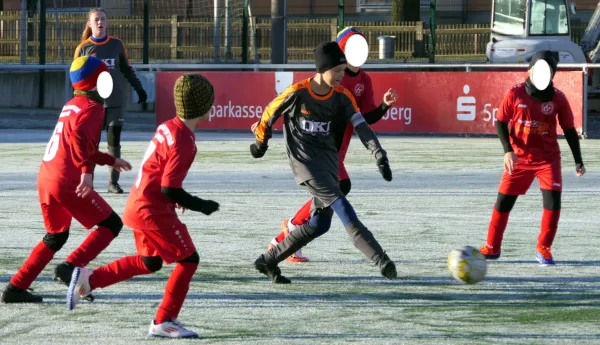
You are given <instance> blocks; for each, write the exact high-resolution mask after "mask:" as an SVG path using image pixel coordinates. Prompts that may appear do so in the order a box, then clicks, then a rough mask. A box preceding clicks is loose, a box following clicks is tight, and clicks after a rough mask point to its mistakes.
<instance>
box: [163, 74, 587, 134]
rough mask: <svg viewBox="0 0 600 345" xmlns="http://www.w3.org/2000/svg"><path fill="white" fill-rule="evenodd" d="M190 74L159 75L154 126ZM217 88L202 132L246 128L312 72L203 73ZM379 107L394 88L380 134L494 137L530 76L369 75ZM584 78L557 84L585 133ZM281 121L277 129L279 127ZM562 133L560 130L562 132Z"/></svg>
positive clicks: (170, 109) (167, 114) (563, 78)
mask: <svg viewBox="0 0 600 345" xmlns="http://www.w3.org/2000/svg"><path fill="white" fill-rule="evenodd" d="M184 73H189V72H157V75H156V122H157V124H160V123H162V122H164V121H166V120H168V119H169V118H171V117H173V116H174V114H175V106H174V105H173V85H174V84H175V80H176V79H177V78H178V77H179V76H181V75H182V74H184ZM202 74H203V75H204V76H205V77H207V78H208V79H209V80H210V81H211V82H212V83H213V85H214V87H215V105H214V106H213V108H212V109H211V113H210V116H209V119H208V120H207V121H203V122H200V123H199V124H198V128H211V129H223V130H240V129H241V130H245V129H249V128H250V126H251V125H252V124H253V123H254V122H256V121H257V120H258V119H260V116H261V115H262V112H263V110H264V108H265V107H266V106H267V104H269V102H270V101H272V100H273V99H274V98H275V96H277V94H278V93H279V92H282V91H283V90H284V89H285V88H286V87H287V86H288V85H290V84H291V83H293V82H297V81H300V80H302V79H304V78H308V77H311V76H312V75H313V73H309V72H202ZM369 75H370V76H371V80H372V82H373V87H374V95H375V103H376V104H379V103H380V102H381V99H382V97H383V94H384V93H385V92H386V91H387V90H388V89H389V88H394V89H396V91H398V95H399V98H398V101H396V103H395V104H394V105H393V107H392V108H390V110H388V112H387V114H386V115H385V116H384V118H383V119H382V120H381V121H379V122H378V123H377V124H375V125H373V126H372V127H373V129H374V130H375V131H376V132H380V133H457V134H492V133H495V132H496V130H495V122H496V117H495V115H496V112H497V109H498V107H499V106H500V102H501V101H502V98H503V96H504V94H505V93H506V91H507V90H508V89H509V88H510V87H511V86H513V85H515V84H517V83H520V82H522V81H524V80H525V78H526V72H371V73H369ZM582 83H583V75H582V73H581V72H559V73H557V75H556V77H555V78H554V85H555V86H556V87H557V88H558V89H560V90H562V91H563V92H564V93H565V94H566V95H567V98H568V100H569V102H570V104H571V107H572V109H573V114H574V115H575V125H576V127H577V131H578V132H579V133H581V129H582V128H581V127H582V119H583V116H582V113H583V103H582V101H583V87H582V86H583V84H582ZM281 128H282V124H281V120H280V121H278V123H277V124H276V126H275V129H281ZM561 133H562V132H561Z"/></svg>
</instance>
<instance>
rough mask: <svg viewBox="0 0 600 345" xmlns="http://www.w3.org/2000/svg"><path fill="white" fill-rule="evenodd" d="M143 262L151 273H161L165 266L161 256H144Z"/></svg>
mask: <svg viewBox="0 0 600 345" xmlns="http://www.w3.org/2000/svg"><path fill="white" fill-rule="evenodd" d="M142 262H143V263H144V265H146V268H147V269H148V270H150V271H151V272H157V271H160V269H161V268H162V265H163V259H162V258H161V257H160V256H142Z"/></svg>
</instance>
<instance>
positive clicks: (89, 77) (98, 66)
mask: <svg viewBox="0 0 600 345" xmlns="http://www.w3.org/2000/svg"><path fill="white" fill-rule="evenodd" d="M102 72H108V66H106V64H105V63H104V62H103V61H102V60H100V59H98V58H97V57H94V56H81V57H78V58H77V59H75V60H74V61H73V63H72V64H71V70H70V72H69V75H70V77H71V84H73V88H74V89H75V90H79V91H90V90H92V89H94V88H95V87H96V82H97V81H98V76H99V75H100V73H102Z"/></svg>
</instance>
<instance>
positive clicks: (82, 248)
mask: <svg viewBox="0 0 600 345" xmlns="http://www.w3.org/2000/svg"><path fill="white" fill-rule="evenodd" d="M114 238H115V236H114V235H113V233H112V231H110V229H109V228H105V227H103V226H99V227H98V228H97V229H96V230H93V231H92V232H90V234H89V235H88V237H86V239H85V240H83V243H81V244H80V245H79V247H77V249H75V250H74V251H73V252H72V253H71V255H69V257H67V262H68V263H70V264H72V265H73V266H75V267H85V266H87V264H89V263H90V261H92V260H94V259H95V258H96V256H98V254H100V252H102V251H103V250H104V248H106V247H108V245H109V244H110V242H111V241H112V240H113V239H114Z"/></svg>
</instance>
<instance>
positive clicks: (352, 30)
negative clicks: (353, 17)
mask: <svg viewBox="0 0 600 345" xmlns="http://www.w3.org/2000/svg"><path fill="white" fill-rule="evenodd" d="M354 35H361V36H362V37H365V34H363V33H362V32H361V31H360V30H358V29H357V28H356V27H354V26H348V27H345V28H344V29H343V30H342V31H340V32H338V35H337V43H338V44H339V45H340V48H342V51H343V52H344V53H346V42H348V39H350V37H352V36H354Z"/></svg>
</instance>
